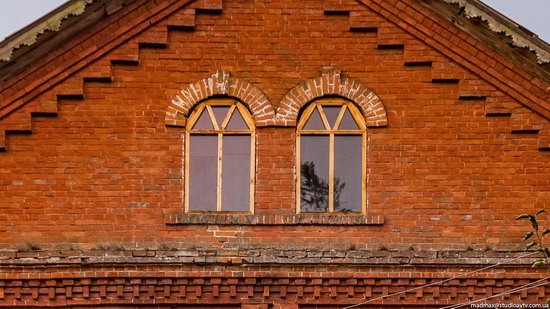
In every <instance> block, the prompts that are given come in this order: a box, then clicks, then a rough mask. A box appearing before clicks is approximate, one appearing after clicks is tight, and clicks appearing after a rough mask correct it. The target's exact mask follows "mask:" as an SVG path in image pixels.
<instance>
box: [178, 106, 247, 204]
mask: <svg viewBox="0 0 550 309" xmlns="http://www.w3.org/2000/svg"><path fill="white" fill-rule="evenodd" d="M254 140H255V136H254V120H253V118H252V116H251V115H250V112H249V111H248V109H246V107H245V106H244V105H242V104H241V103H239V102H238V101H236V100H232V99H211V100H208V101H205V102H203V103H201V104H200V105H198V106H197V107H196V108H195V109H194V111H193V112H192V113H191V115H190V116H189V118H188V122H187V129H186V143H185V198H186V203H185V208H186V211H188V212H193V211H233V212H253V209H254V208H253V205H254V171H255V169H254V146H255V142H254Z"/></svg>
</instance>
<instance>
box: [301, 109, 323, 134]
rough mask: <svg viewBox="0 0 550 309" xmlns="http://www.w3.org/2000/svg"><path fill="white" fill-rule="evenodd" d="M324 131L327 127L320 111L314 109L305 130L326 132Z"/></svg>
mask: <svg viewBox="0 0 550 309" xmlns="http://www.w3.org/2000/svg"><path fill="white" fill-rule="evenodd" d="M324 129H325V125H324V124H323V121H322V120H321V116H320V115H319V111H318V110H317V109H314V110H313V113H312V114H311V116H310V117H309V119H308V121H307V123H306V125H305V126H304V130H324Z"/></svg>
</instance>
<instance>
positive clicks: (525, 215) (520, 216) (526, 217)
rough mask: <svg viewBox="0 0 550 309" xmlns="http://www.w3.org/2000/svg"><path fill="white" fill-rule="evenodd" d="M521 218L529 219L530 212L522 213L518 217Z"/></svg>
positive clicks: (517, 218)
mask: <svg viewBox="0 0 550 309" xmlns="http://www.w3.org/2000/svg"><path fill="white" fill-rule="evenodd" d="M521 219H529V215H528V214H521V215H519V216H517V217H516V220H521Z"/></svg>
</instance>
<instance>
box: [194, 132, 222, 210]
mask: <svg viewBox="0 0 550 309" xmlns="http://www.w3.org/2000/svg"><path fill="white" fill-rule="evenodd" d="M189 144H190V148H191V149H190V153H189V192H188V194H189V209H190V210H209V211H212V210H216V188H217V177H218V176H217V173H218V163H217V162H218V137H217V136H215V135H191V139H190V141H189Z"/></svg>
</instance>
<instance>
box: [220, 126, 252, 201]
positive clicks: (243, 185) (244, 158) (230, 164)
mask: <svg viewBox="0 0 550 309" xmlns="http://www.w3.org/2000/svg"><path fill="white" fill-rule="evenodd" d="M222 152H223V158H222V170H223V172H222V210H224V211H250V135H225V136H224V137H223V150H222Z"/></svg>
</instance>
